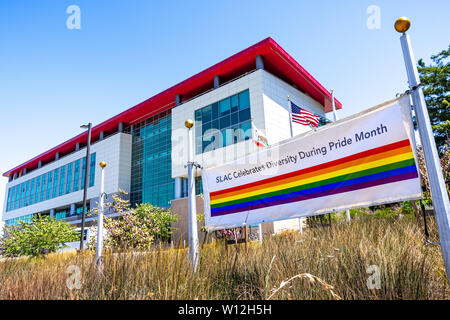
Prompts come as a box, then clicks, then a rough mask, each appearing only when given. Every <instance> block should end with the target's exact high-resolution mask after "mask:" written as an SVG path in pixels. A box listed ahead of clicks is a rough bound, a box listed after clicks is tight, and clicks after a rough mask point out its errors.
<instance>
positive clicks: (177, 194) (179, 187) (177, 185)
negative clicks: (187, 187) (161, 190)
mask: <svg viewBox="0 0 450 320" xmlns="http://www.w3.org/2000/svg"><path fill="white" fill-rule="evenodd" d="M182 187H183V185H182V184H181V178H180V177H178V178H175V199H180V198H181V197H182V191H183V189H182Z"/></svg>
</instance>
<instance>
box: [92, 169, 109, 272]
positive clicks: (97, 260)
mask: <svg viewBox="0 0 450 320" xmlns="http://www.w3.org/2000/svg"><path fill="white" fill-rule="evenodd" d="M100 167H101V168H102V174H101V179H100V201H99V205H98V216H97V250H96V254H95V264H96V265H97V268H98V269H99V270H100V269H101V267H102V253H103V203H104V196H105V195H104V193H105V191H104V190H105V167H106V162H105V161H102V162H100Z"/></svg>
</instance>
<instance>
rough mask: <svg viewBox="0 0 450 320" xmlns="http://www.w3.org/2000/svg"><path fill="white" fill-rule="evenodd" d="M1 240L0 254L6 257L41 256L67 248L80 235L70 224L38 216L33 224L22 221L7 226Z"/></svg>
mask: <svg viewBox="0 0 450 320" xmlns="http://www.w3.org/2000/svg"><path fill="white" fill-rule="evenodd" d="M5 231H6V235H5V237H3V238H1V239H0V253H1V255H2V256H5V257H17V256H21V255H25V256H39V255H43V254H46V253H50V252H56V251H57V250H58V249H59V248H66V247H67V246H66V243H67V242H72V241H76V240H78V238H79V233H78V232H77V230H76V229H75V228H74V227H72V226H71V225H70V224H69V223H67V222H63V221H58V220H55V219H54V218H51V217H49V216H41V215H38V216H36V217H34V218H33V220H32V221H31V222H25V221H20V222H19V225H17V226H7V227H6V230H5Z"/></svg>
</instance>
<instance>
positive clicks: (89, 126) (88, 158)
mask: <svg viewBox="0 0 450 320" xmlns="http://www.w3.org/2000/svg"><path fill="white" fill-rule="evenodd" d="M80 128H82V129H87V131H88V137H87V142H86V166H85V170H84V192H83V213H82V215H81V237H80V251H81V250H83V243H84V217H85V216H86V202H87V189H88V182H89V173H90V164H91V131H92V123H90V122H89V123H88V124H87V125H86V124H85V125H82V126H81V127H80Z"/></svg>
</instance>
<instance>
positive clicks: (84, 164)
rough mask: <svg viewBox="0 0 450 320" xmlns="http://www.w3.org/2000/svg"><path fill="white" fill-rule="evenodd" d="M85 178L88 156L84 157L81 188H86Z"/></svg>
mask: <svg viewBox="0 0 450 320" xmlns="http://www.w3.org/2000/svg"><path fill="white" fill-rule="evenodd" d="M85 178H86V157H84V158H83V168H82V170H81V189H84V182H85V181H84V180H85Z"/></svg>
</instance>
